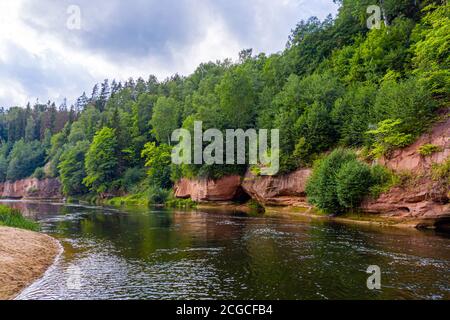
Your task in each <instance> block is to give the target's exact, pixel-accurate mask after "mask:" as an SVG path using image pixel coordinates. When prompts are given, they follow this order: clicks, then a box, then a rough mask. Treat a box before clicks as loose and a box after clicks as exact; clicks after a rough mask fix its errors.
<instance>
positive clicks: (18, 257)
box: [0, 227, 61, 300]
mask: <svg viewBox="0 0 450 320" xmlns="http://www.w3.org/2000/svg"><path fill="white" fill-rule="evenodd" d="M60 248H61V247H60V245H59V243H58V241H57V240H56V239H54V238H51V237H49V236H47V235H45V234H41V233H37V232H32V231H26V230H19V229H14V228H7V227H0V300H8V299H14V298H15V297H16V296H17V295H18V294H19V293H20V292H21V291H22V290H23V289H25V288H26V287H27V286H29V285H30V284H32V283H33V282H34V281H36V280H37V279H39V278H40V277H42V276H43V274H44V273H45V271H46V270H47V269H48V268H49V267H50V266H51V265H52V264H53V262H54V260H55V258H56V256H57V255H58V253H59V252H60Z"/></svg>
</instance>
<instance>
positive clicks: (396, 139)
mask: <svg viewBox="0 0 450 320" xmlns="http://www.w3.org/2000/svg"><path fill="white" fill-rule="evenodd" d="M401 124H402V121H401V120H399V119H396V120H393V119H387V120H384V121H382V122H380V123H379V124H378V128H377V129H375V130H370V131H368V132H367V134H369V135H371V136H372V137H373V139H374V142H373V144H372V151H371V153H370V154H371V155H372V156H374V157H375V158H380V157H382V156H389V154H390V153H391V152H392V151H393V150H395V149H397V148H403V147H406V146H407V145H409V144H410V143H411V142H412V141H413V136H412V135H411V134H405V133H403V132H402V131H401V127H400V125H401Z"/></svg>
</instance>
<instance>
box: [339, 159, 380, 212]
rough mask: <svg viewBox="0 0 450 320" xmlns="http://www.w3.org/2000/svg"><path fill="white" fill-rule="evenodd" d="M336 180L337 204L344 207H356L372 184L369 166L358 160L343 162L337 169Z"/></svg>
mask: <svg viewBox="0 0 450 320" xmlns="http://www.w3.org/2000/svg"><path fill="white" fill-rule="evenodd" d="M336 180H337V181H336V182H337V183H336V193H337V197H338V200H339V204H340V205H341V206H342V207H343V208H346V209H355V208H357V207H358V206H359V205H360V203H361V201H362V200H363V198H364V196H365V195H366V194H367V193H368V190H369V188H370V186H371V184H372V178H371V174H370V168H369V166H368V165H366V164H365V163H362V162H359V161H358V160H352V161H349V162H347V163H345V164H344V165H343V166H342V167H341V169H340V170H339V171H338V173H337V175H336Z"/></svg>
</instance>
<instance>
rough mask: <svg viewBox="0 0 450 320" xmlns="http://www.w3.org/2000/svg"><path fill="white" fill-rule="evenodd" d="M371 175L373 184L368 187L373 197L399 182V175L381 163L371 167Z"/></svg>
mask: <svg viewBox="0 0 450 320" xmlns="http://www.w3.org/2000/svg"><path fill="white" fill-rule="evenodd" d="M371 176H372V182H373V185H372V186H371V187H370V194H371V196H372V197H373V198H378V197H379V196H380V195H381V194H382V193H385V192H388V191H389V190H390V189H391V188H392V187H394V186H395V185H398V184H399V183H400V179H399V177H398V176H397V175H396V174H395V173H394V172H393V171H392V170H389V169H387V168H386V167H384V166H381V165H375V166H373V167H372V168H371Z"/></svg>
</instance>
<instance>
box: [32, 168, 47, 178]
mask: <svg viewBox="0 0 450 320" xmlns="http://www.w3.org/2000/svg"><path fill="white" fill-rule="evenodd" d="M33 177H34V178H36V179H38V180H43V179H45V170H44V168H42V167H39V168H37V169H36V170H34V173H33Z"/></svg>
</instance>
